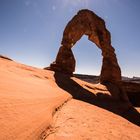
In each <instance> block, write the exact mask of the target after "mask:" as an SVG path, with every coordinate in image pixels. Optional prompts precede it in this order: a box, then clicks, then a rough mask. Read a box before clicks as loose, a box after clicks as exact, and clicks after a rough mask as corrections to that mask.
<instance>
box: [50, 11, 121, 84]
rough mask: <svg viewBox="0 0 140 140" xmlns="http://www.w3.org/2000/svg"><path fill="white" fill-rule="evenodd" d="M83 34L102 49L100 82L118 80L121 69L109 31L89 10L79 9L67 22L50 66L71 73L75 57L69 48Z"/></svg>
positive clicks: (73, 69) (101, 20) (102, 21)
mask: <svg viewBox="0 0 140 140" xmlns="http://www.w3.org/2000/svg"><path fill="white" fill-rule="evenodd" d="M83 35H87V36H88V39H89V40H90V41H92V42H93V43H95V44H96V45H97V46H98V47H99V49H101V50H102V56H103V62H102V63H103V64H102V70H101V75H100V82H101V83H104V82H113V83H116V82H117V83H118V82H120V81H121V70H120V67H119V65H118V62H117V58H116V54H115V49H114V48H113V47H112V46H111V37H110V33H109V31H108V30H107V29H106V26H105V22H104V20H103V19H101V18H100V17H99V16H97V15H96V14H95V13H93V12H92V11H90V10H81V11H79V12H78V13H77V15H75V16H74V17H73V18H72V20H71V21H70V22H69V23H68V24H67V26H66V28H65V30H64V33H63V38H62V42H61V44H62V45H61V47H60V49H59V52H58V55H57V57H56V61H55V62H53V63H52V64H51V65H50V68H51V69H52V70H54V71H60V72H64V73H68V74H72V73H73V72H74V71H75V58H74V55H73V53H72V50H71V48H72V47H73V46H74V44H75V43H76V42H77V41H78V40H79V39H80V38H81V37H82V36H83Z"/></svg>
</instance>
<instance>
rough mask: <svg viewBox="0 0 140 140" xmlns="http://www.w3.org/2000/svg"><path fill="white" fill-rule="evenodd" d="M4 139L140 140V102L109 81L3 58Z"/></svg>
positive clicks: (0, 122) (0, 107) (0, 136)
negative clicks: (119, 96)
mask: <svg viewBox="0 0 140 140" xmlns="http://www.w3.org/2000/svg"><path fill="white" fill-rule="evenodd" d="M0 77H1V78H0V126H1V127H0V140H139V139H140V127H139V126H140V107H139V106H137V107H135V106H133V105H132V104H131V103H129V102H125V101H118V100H114V99H113V98H112V94H111V93H110V92H109V90H108V89H107V87H106V86H104V85H101V84H97V83H96V84H93V83H89V82H86V81H83V80H80V79H78V78H76V77H69V76H67V75H65V74H62V73H57V72H53V71H49V70H43V69H39V68H35V67H31V66H27V65H24V64H20V63H17V62H15V61H12V60H10V59H7V58H4V57H3V58H2V57H1V58H0Z"/></svg>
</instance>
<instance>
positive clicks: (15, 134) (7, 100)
mask: <svg viewBox="0 0 140 140" xmlns="http://www.w3.org/2000/svg"><path fill="white" fill-rule="evenodd" d="M54 81H55V80H54V78H53V72H48V71H45V70H41V69H37V68H33V67H29V66H25V65H22V64H19V63H15V62H14V61H9V60H7V59H3V58H0V140H36V139H39V137H40V136H41V133H42V132H43V131H44V130H46V129H47V127H48V126H49V125H50V124H51V122H52V114H53V112H54V111H55V108H57V107H59V106H60V105H61V104H63V103H64V102H65V101H66V100H67V99H68V98H70V95H68V94H67V93H66V92H64V91H62V90H61V89H60V88H58V87H57V85H56V84H55V82H54Z"/></svg>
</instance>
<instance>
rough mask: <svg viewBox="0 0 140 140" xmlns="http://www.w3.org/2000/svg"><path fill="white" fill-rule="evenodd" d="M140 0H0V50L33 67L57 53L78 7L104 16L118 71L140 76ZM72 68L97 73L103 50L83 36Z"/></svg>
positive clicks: (40, 64) (78, 44)
mask: <svg viewBox="0 0 140 140" xmlns="http://www.w3.org/2000/svg"><path fill="white" fill-rule="evenodd" d="M139 7H140V0H0V54H3V55H6V56H9V57H10V58H12V59H14V60H15V61H18V62H20V63H24V64H28V65H31V66H36V67H41V68H43V67H46V66H49V64H50V63H51V62H53V61H54V60H55V58H56V55H57V52H58V49H59V47H60V43H61V39H62V34H63V30H64V28H65V26H66V25H67V23H68V21H69V20H70V19H71V18H72V17H73V16H74V15H75V14H76V13H77V12H78V10H80V9H90V10H92V11H94V12H95V13H96V14H97V15H98V16H100V17H102V18H103V19H104V20H105V22H106V26H107V28H108V30H109V31H110V32H111V35H112V36H111V37H112V46H113V47H114V48H115V49H116V54H117V58H118V62H119V64H120V67H121V70H122V75H124V76H130V77H132V76H140V8H139ZM73 52H74V55H75V58H76V62H77V63H76V72H77V73H85V74H93V75H94V74H97V75H99V74H100V69H101V64H102V56H101V51H100V50H99V49H98V48H97V47H96V45H95V44H93V43H92V42H90V41H88V39H87V37H86V36H83V37H82V39H81V40H80V41H78V42H77V44H76V45H75V46H74V47H73Z"/></svg>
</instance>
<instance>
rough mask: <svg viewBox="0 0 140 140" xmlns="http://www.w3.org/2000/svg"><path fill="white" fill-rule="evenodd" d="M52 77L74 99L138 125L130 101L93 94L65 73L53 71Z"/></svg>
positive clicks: (139, 118)
mask: <svg viewBox="0 0 140 140" xmlns="http://www.w3.org/2000/svg"><path fill="white" fill-rule="evenodd" d="M54 77H55V81H56V83H57V85H58V86H59V87H60V88H61V89H63V90H65V91H67V92H68V93H70V94H71V95H72V96H73V98H74V99H77V100H81V101H84V102H87V103H90V104H92V105H96V106H98V107H101V108H104V109H106V110H108V111H111V112H113V113H115V114H117V115H120V116H121V117H123V118H125V119H127V120H128V121H130V122H132V123H133V124H136V125H138V126H140V113H139V112H138V111H137V110H136V109H135V108H134V107H133V106H130V103H128V102H125V101H117V100H113V99H112V98H111V97H110V96H109V95H105V94H102V93H98V94H96V95H95V94H93V93H92V92H90V91H88V90H86V89H85V88H83V87H82V86H80V85H79V84H78V83H76V82H75V81H74V80H72V79H71V77H70V76H68V75H66V74H62V73H59V72H55V74H54ZM112 95H113V93H112Z"/></svg>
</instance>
